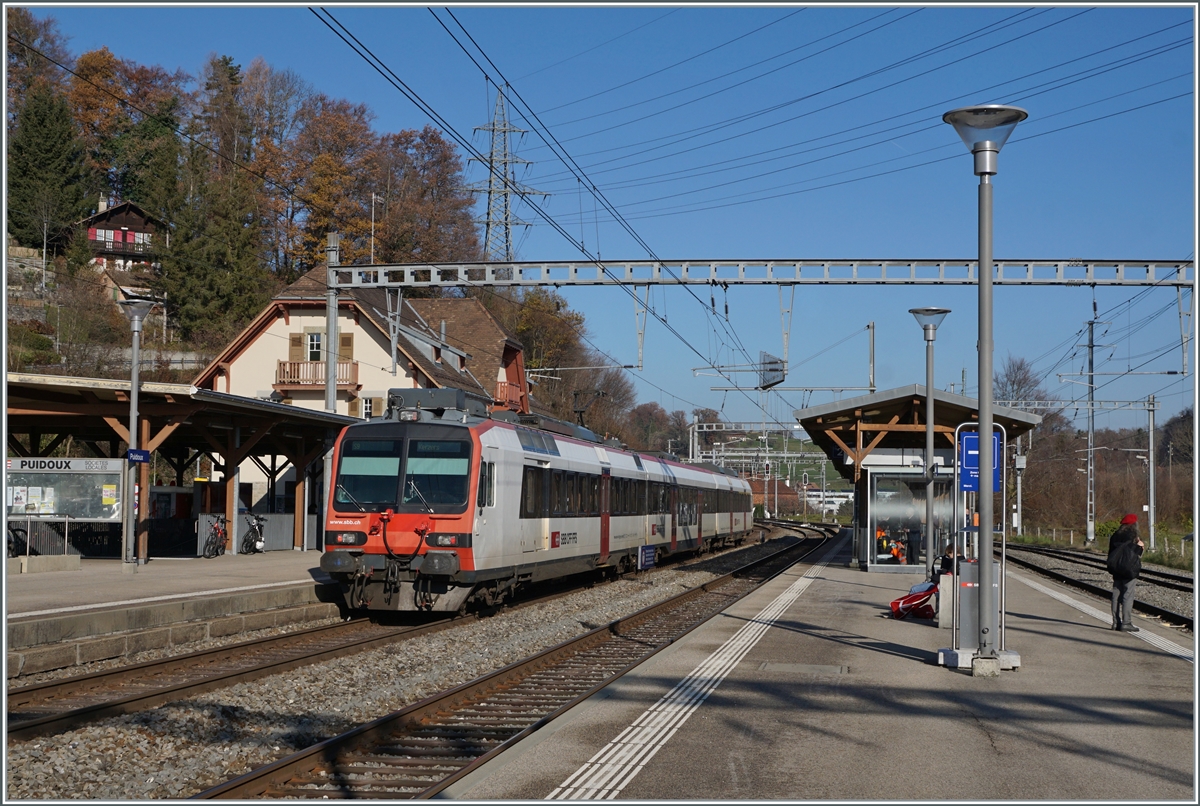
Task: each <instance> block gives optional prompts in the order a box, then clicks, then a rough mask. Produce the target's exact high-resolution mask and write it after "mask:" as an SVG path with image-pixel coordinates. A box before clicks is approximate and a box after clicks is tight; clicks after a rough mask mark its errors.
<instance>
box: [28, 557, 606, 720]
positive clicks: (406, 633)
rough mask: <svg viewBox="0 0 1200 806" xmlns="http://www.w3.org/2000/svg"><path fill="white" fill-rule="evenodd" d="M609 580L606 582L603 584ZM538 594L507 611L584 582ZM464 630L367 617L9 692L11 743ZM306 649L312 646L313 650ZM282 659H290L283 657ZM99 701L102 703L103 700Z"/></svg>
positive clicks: (450, 622) (555, 583)
mask: <svg viewBox="0 0 1200 806" xmlns="http://www.w3.org/2000/svg"><path fill="white" fill-rule="evenodd" d="M610 581H611V580H604V581H602V582H601V583H600V584H608V582H610ZM538 587H539V589H541V590H542V591H543V592H542V593H540V594H535V595H533V596H531V597H529V598H526V599H523V600H521V601H516V602H511V603H508V604H506V605H504V606H503V608H504V609H514V608H520V607H525V606H529V605H533V604H537V603H544V602H547V601H552V600H554V599H557V598H560V597H563V596H568V595H570V594H571V593H573V592H575V591H576V590H578V588H579V581H578V580H576V581H575V583H574V584H571V583H570V582H569V581H567V580H551V581H548V582H546V583H541V584H540V585H539V586H538ZM497 609H499V608H485V609H481V610H480V611H479V612H478V613H472V614H470V615H469V616H468V617H467V618H469V619H471V620H474V619H475V618H478V617H479V616H484V615H488V614H490V613H494V612H496V610H497ZM462 623H463V619H462V618H458V619H441V620H438V621H435V622H432V623H429V624H423V625H398V626H388V625H378V624H374V623H372V622H371V621H370V620H369V619H368V618H366V617H360V618H355V619H353V620H351V621H347V622H342V623H338V624H331V625H325V626H321V627H311V628H308V629H302V630H296V631H294V632H289V633H286V634H283V635H277V636H272V637H269V638H259V639H254V640H251V641H242V642H239V643H236V644H230V645H227V646H223V647H215V648H212V649H206V650H200V651H199V652H191V653H187V654H183V655H176V656H174V657H170V658H163V659H159V660H152V661H145V662H143V663H138V664H131V665H128V666H121V667H118V668H114V669H107V670H102V671H99V672H94V673H91V674H85V675H76V676H73V677H69V678H64V679H61V680H53V681H50V682H46V683H39V684H35V685H31V686H22V687H20V688H13V689H9V691H8V696H7V712H8V728H7V737H8V738H9V739H17V740H24V739H27V738H32V737H34V736H43V735H48V734H53V733H59V732H62V731H64V730H68V729H70V728H72V727H75V726H77V725H80V724H84V723H87V722H92V721H95V720H97V719H101V718H103V717H108V716H117V715H120V714H128V713H135V712H137V711H143V710H146V709H148V708H153V707H155V706H158V705H162V704H163V703H167V702H172V701H175V700H180V699H183V698H185V697H188V696H191V695H194V694H200V693H203V692H206V691H213V690H216V689H219V688H224V687H226V686H230V685H234V684H237V683H245V682H250V681H253V680H258V679H261V678H263V677H267V676H269V675H273V674H279V673H281V672H286V671H289V670H291V669H296V668H299V667H301V666H307V665H310V664H313V663H320V662H322V661H326V660H332V659H334V658H339V657H344V656H346V655H351V654H356V653H358V652H364V651H367V650H370V649H374V648H376V647H379V646H384V645H387V644H391V643H394V642H396V641H402V640H407V639H409V638H417V637H419V636H421V635H426V634H429V633H432V632H437V631H440V630H443V629H448V628H451V627H457V626H459V625H460V624H462ZM347 631H357V632H363V631H366V633H367V634H366V635H364V636H362V637H361V638H358V639H354V640H346V639H343V638H340V637H338V633H343V632H347ZM329 641H334V642H335V643H334V645H333V646H327V647H325V648H320V644H322V643H327V642H329ZM314 643H317V644H318V651H316V652H313V651H312V649H311V648H312V645H313V644H314ZM306 645H307V646H308V647H309V649H307V650H306V649H305V646H306ZM281 654H282V655H283V657H279V656H280V655H281ZM264 657H265V658H267V660H266V661H265V662H263V661H262V659H263V658H264ZM256 659H257V660H256ZM214 670H215V673H214ZM123 690H124V692H123ZM98 698H99V699H100V701H96V700H97V699H98ZM72 700H74V701H76V702H79V701H81V700H82V701H83V702H84V704H82V705H77V706H74V707H69V706H68V707H67V708H66V710H56V711H55V712H53V713H46V711H47V710H49V709H51V708H55V706H56V704H57V705H58V707H59V708H60V709H61V708H62V707H63V704H64V703H69V702H70V701H72Z"/></svg>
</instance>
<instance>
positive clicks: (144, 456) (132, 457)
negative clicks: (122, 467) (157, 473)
mask: <svg viewBox="0 0 1200 806" xmlns="http://www.w3.org/2000/svg"><path fill="white" fill-rule="evenodd" d="M125 458H127V459H128V460H129V464H131V465H144V464H147V463H148V462H149V461H150V451H143V450H140V449H139V448H130V449H129V450H127V451H125Z"/></svg>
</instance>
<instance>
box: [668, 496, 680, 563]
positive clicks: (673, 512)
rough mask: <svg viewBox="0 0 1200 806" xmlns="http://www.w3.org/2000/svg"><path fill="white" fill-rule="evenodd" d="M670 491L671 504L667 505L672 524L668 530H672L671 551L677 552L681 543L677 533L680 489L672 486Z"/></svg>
mask: <svg viewBox="0 0 1200 806" xmlns="http://www.w3.org/2000/svg"><path fill="white" fill-rule="evenodd" d="M670 489H671V492H670V503H669V504H668V505H667V518H668V519H669V520H670V524H669V525H668V527H667V528H669V529H670V530H671V551H675V549H676V546H677V545H678V543H679V537H678V534H677V531H676V527H677V524H678V523H679V517H678V515H679V488H678V487H676V486H674V485H671V488H670Z"/></svg>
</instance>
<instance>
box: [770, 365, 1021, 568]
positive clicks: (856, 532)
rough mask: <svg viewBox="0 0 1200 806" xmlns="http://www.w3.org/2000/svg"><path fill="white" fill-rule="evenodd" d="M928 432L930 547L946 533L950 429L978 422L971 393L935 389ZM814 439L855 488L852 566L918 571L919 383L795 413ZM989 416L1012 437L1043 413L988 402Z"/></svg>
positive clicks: (922, 533)
mask: <svg viewBox="0 0 1200 806" xmlns="http://www.w3.org/2000/svg"><path fill="white" fill-rule="evenodd" d="M933 395H934V401H933V402H934V407H933V408H934V412H933V423H932V430H933V433H934V453H933V457H932V460H933V461H932V465H933V468H932V471H933V472H932V478H933V495H934V507H933V524H932V530H933V551H934V553H935V557H934V560H935V564H936V560H937V557H938V556H940V555H941V553H942V552H943V551H944V550H945V548H946V545H947V544H948V543H949V541H950V539H951V536H952V530H953V527H952V523H953V518H954V511H953V510H954V494H953V485H954V467H955V447H954V446H955V441H954V440H955V429H956V428H957V427H958V426H959V425H961V424H963V423H970V422H973V421H976V420H977V419H978V411H977V408H978V402H977V401H976V400H975V399H974V398H969V397H964V396H963V395H956V394H952V393H949V392H943V391H940V390H936V389H935V390H934V393H933ZM794 416H795V418H796V420H797V422H799V423H800V426H801V427H802V428H803V429H804V431H805V432H806V433H807V434H808V436H809V437H810V438H811V439H812V441H813V444H814V445H816V446H817V447H819V448H820V449H821V450H823V451H824V452H825V454H826V455H827V456H828V457H829V458H830V459H831V460H832V461H833V462H834V464H835V466H836V467H837V470H838V474H839V475H840V476H841V477H842V479H843V480H844V482H845V483H846V485H847V486H849V487H851V488H852V489H853V491H854V512H853V515H852V516H851V517H850V518H849V519H848V521H849V522H848V523H846V522H843V526H844V527H846V532H845V533H846V534H847V536H849V537H850V539H851V540H852V552H851V558H852V559H851V564H852V565H854V566H856V567H859V568H861V569H863V570H865V571H883V572H891V573H913V574H922V575H923V574H924V573H925V572H926V569H927V567H928V562H927V561H928V558H927V557H926V551H927V549H926V546H927V545H928V543H927V540H926V536H927V535H928V533H929V531H928V530H929V528H930V525H929V524H927V523H926V522H925V521H926V519H927V518H928V515H927V509H926V502H925V496H926V485H927V483H928V481H929V477H928V476H927V474H926V463H927V457H926V455H925V452H926V446H925V435H926V431H927V429H928V428H929V426H930V424H929V423H927V422H926V406H925V387H924V386H923V385H919V384H912V385H910V386H903V387H899V388H896V389H888V390H885V391H881V392H873V393H871V394H869V395H862V396H860V397H855V398H850V399H848V400H840V401H835V402H833V403H826V404H823V405H819V406H810V407H808V408H805V409H799V410H797V411H795V412H794ZM992 416H993V419H994V421H995V422H996V423H997V424H998V425H1000V426H1001V427H1002V428H1003V429H1004V430H1005V432H1006V433H1007V434H1008V438H1009V440H1010V441H1011V440H1014V439H1016V438H1017V437H1019V436H1021V435H1022V434H1026V433H1028V432H1029V431H1030V430H1032V429H1033V428H1034V427H1035V426H1037V424H1038V423H1040V422H1041V417H1039V416H1037V415H1036V414H1030V413H1028V412H1024V411H1020V410H1019V409H1013V408H1007V407H1003V406H993V408H992Z"/></svg>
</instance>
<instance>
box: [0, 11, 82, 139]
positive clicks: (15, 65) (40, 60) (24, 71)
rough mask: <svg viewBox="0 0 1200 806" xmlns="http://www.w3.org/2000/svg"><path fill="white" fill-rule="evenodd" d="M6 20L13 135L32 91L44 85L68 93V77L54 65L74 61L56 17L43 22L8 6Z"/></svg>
mask: <svg viewBox="0 0 1200 806" xmlns="http://www.w3.org/2000/svg"><path fill="white" fill-rule="evenodd" d="M4 17H5V22H6V24H7V27H8V40H7V41H6V42H5V57H6V65H7V66H6V69H5V79H6V85H5V90H6V108H7V114H8V118H7V126H8V133H9V135H10V136H11V135H12V133H13V129H14V128H15V127H16V123H17V118H18V117H19V116H20V114H21V109H22V107H24V106H25V96H26V94H27V93H28V92H29V90H30V88H32V87H33V85H34V84H36V83H39V82H40V83H45V84H47V85H49V87H50V89H51V90H52V91H54V92H64V91H65V90H66V86H65V83H66V81H65V75H66V74H65V73H64V72H63V70H62V68H60V67H59V66H58V65H57V64H54V62H58V64H61V65H63V66H65V67H70V66H72V64H73V62H74V60H73V59H72V58H71V54H70V53H69V52H68V51H67V39H66V37H65V36H63V34H62V32H60V31H59V30H58V22H57V20H55V19H54V17H46V18H45V19H44V20H39V19H37V18H36V17H34V16H33V14H32V13H30V11H29V9H26V8H21V7H19V6H6V7H5V9H4ZM47 57H48V58H47ZM51 59H53V60H54V61H50V60H51Z"/></svg>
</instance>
